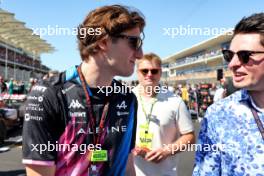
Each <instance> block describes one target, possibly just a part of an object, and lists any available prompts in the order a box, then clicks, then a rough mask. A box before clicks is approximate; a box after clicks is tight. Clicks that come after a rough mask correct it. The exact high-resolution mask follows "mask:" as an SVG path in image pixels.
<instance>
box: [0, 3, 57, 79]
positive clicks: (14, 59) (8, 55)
mask: <svg viewBox="0 0 264 176" xmlns="http://www.w3.org/2000/svg"><path fill="white" fill-rule="evenodd" d="M53 51H54V48H53V47H52V46H51V45H50V44H48V43H47V42H46V41H45V40H43V39H41V38H40V37H39V36H38V35H35V34H33V30H31V29H29V28H27V27H25V23H24V22H21V21H18V20H17V19H15V18H14V14H13V13H10V12H7V11H5V10H3V9H1V8H0V75H1V76H4V78H5V79H10V78H11V77H12V78H14V79H15V80H21V81H28V80H29V78H30V77H37V78H39V77H41V76H42V75H44V74H46V73H47V72H48V71H49V68H48V67H46V66H45V65H43V64H42V63H41V60H40V55H41V54H42V53H50V52H53Z"/></svg>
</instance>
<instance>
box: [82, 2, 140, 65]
mask: <svg viewBox="0 0 264 176" xmlns="http://www.w3.org/2000/svg"><path fill="white" fill-rule="evenodd" d="M144 26H145V19H144V16H143V15H142V14H141V12H139V11H138V10H136V9H135V8H133V10H132V9H131V8H130V7H127V6H122V5H110V6H103V7H100V8H97V9H95V10H93V11H91V12H90V13H89V14H88V15H87V16H86V18H85V19H84V21H83V23H82V24H81V25H80V26H79V27H78V35H77V39H78V46H79V51H80V55H81V58H82V60H85V59H87V58H88V57H89V55H92V54H96V53H97V52H98V51H99V47H98V41H100V40H101V39H103V38H104V37H106V36H114V35H117V34H120V33H121V32H124V31H126V30H130V29H133V28H135V27H139V29H140V31H141V32H143V29H144ZM83 29H85V30H84V31H85V35H84V34H83ZM87 31H94V33H93V35H92V34H91V35H89V34H88V35H87Z"/></svg>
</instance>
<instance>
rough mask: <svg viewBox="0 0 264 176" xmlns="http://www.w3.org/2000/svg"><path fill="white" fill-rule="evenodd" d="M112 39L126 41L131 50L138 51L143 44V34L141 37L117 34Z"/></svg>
mask: <svg viewBox="0 0 264 176" xmlns="http://www.w3.org/2000/svg"><path fill="white" fill-rule="evenodd" d="M113 37H115V38H123V39H127V40H128V42H129V44H130V46H131V48H132V49H135V50H139V49H140V48H141V47H142V44H143V40H144V33H142V37H138V36H130V35H125V34H118V35H114V36H113Z"/></svg>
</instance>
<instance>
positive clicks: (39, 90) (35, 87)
mask: <svg viewBox="0 0 264 176" xmlns="http://www.w3.org/2000/svg"><path fill="white" fill-rule="evenodd" d="M32 90H34V91H38V92H42V93H43V92H45V91H46V90H47V87H44V86H39V85H37V86H33V87H32Z"/></svg>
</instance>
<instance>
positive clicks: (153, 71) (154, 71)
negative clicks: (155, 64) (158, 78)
mask: <svg viewBox="0 0 264 176" xmlns="http://www.w3.org/2000/svg"><path fill="white" fill-rule="evenodd" d="M158 72H159V70H158V69H153V70H151V74H152V75H156V74H157V73H158Z"/></svg>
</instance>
